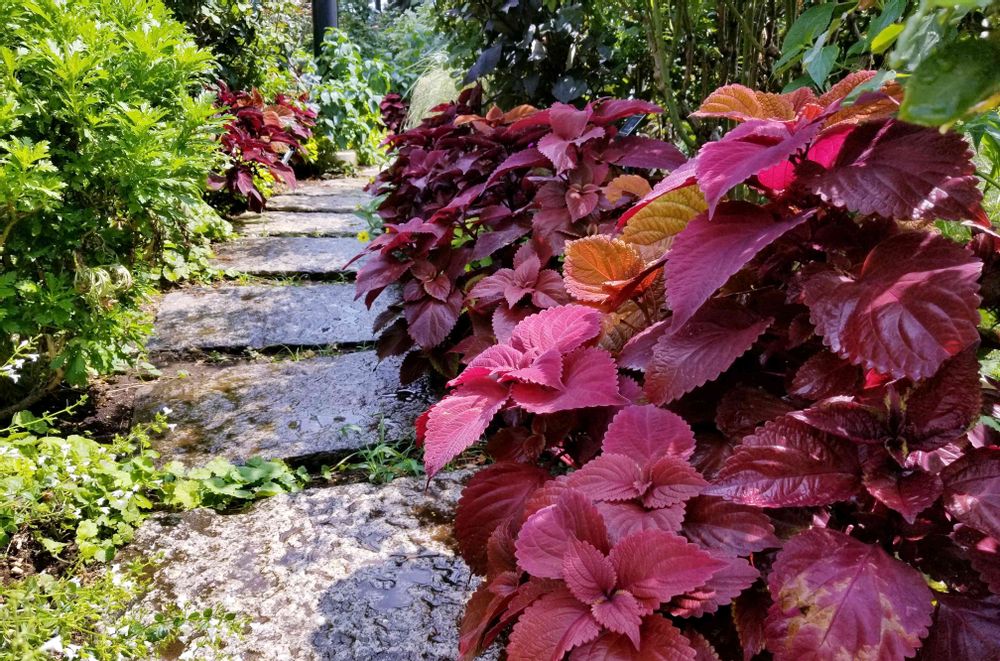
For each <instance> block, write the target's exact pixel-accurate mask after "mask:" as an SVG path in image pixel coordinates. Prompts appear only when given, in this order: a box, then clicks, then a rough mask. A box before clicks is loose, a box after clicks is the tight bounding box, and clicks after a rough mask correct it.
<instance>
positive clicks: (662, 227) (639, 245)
mask: <svg viewBox="0 0 1000 661" xmlns="http://www.w3.org/2000/svg"><path fill="white" fill-rule="evenodd" d="M706 209H708V205H707V204H706V202H705V196H704V195H702V193H701V190H699V189H698V187H697V186H686V187H683V188H679V189H677V190H673V191H670V192H668V193H666V194H664V195H661V196H660V197H658V198H656V199H655V200H653V201H652V202H650V203H649V204H647V205H646V206H644V207H643V208H642V209H641V210H639V211H638V212H636V213H635V214H634V215H632V216H631V217H630V218H629V219H628V222H627V223H626V224H625V228H624V229H623V230H622V236H621V239H622V241H624V242H625V243H628V244H631V245H633V246H635V248H636V249H637V250H639V252H640V254H642V256H643V258H644V259H646V261H653V260H655V259H659V258H660V257H662V256H663V254H664V253H665V252H666V251H667V250H668V249H669V248H670V247H671V245H672V244H673V241H674V237H676V236H677V234H679V233H680V232H681V230H683V229H684V228H685V227H686V226H687V224H688V223H689V222H691V220H692V219H694V218H695V217H696V216H698V215H699V214H701V213H702V212H704V211H705V210H706Z"/></svg>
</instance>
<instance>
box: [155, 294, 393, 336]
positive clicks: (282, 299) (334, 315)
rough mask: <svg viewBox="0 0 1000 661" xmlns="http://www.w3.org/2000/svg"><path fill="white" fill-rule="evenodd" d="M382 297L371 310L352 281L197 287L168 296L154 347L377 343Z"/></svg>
mask: <svg viewBox="0 0 1000 661" xmlns="http://www.w3.org/2000/svg"><path fill="white" fill-rule="evenodd" d="M386 298H387V297H380V298H379V299H378V300H376V301H375V303H374V305H372V309H371V310H369V309H368V308H366V307H365V305H364V303H363V302H362V301H355V300H354V285H352V284H348V283H345V284H315V285H289V286H251V287H218V288H213V287H197V288H192V289H184V290H180V291H174V292H170V293H168V294H166V295H165V296H164V297H163V299H162V301H161V303H160V309H159V312H158V313H157V315H156V323H155V324H154V326H153V337H152V338H150V341H149V344H148V347H149V349H150V350H152V351H189V350H192V349H202V350H209V349H266V348H268V347H281V346H289V347H319V346H326V345H331V344H358V343H361V342H372V341H374V340H375V335H374V333H373V332H372V325H373V324H374V322H375V317H376V316H377V315H378V314H379V313H380V312H382V311H383V310H385V308H386V300H384V299H386Z"/></svg>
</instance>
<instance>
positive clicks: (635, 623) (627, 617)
mask: <svg viewBox="0 0 1000 661" xmlns="http://www.w3.org/2000/svg"><path fill="white" fill-rule="evenodd" d="M590 612H591V613H593V615H594V619H595V620H597V622H598V623H599V624H600V625H601V626H603V627H604V628H605V629H608V630H610V631H613V632H614V633H620V634H625V635H626V636H628V638H629V640H631V641H632V645H633V646H634V647H636V648H638V647H639V625H640V624H642V613H643V609H642V607H641V606H640V605H639V602H638V600H636V598H635V597H633V596H632V595H631V594H629V593H628V592H616V593H614V594H612V595H611V596H609V597H608V598H607V599H605V600H604V601H601V602H599V603H596V604H593V605H592V606H591V607H590Z"/></svg>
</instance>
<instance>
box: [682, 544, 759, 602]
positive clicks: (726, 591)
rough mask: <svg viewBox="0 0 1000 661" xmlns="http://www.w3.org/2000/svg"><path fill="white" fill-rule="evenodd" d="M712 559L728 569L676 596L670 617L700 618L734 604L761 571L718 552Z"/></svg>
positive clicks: (723, 569) (741, 560)
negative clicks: (723, 564) (720, 562)
mask: <svg viewBox="0 0 1000 661" xmlns="http://www.w3.org/2000/svg"><path fill="white" fill-rule="evenodd" d="M713 557H715V558H717V559H719V560H721V561H722V562H725V563H726V566H725V567H723V568H722V569H720V570H718V571H716V572H715V574H713V575H712V578H710V579H708V582H707V583H705V585H702V586H700V587H698V588H695V589H694V590H690V591H688V592H685V593H684V594H682V595H680V596H677V597H674V598H673V600H671V602H670V606H669V610H670V614H671V615H674V616H677V617H701V616H702V615H705V614H706V613H714V612H716V611H717V610H719V607H720V606H725V605H727V604H729V603H731V602H732V600H733V599H735V598H736V597H737V596H738V595H739V594H740V593H741V592H743V591H744V590H746V589H747V588H748V587H750V586H751V585H753V584H754V582H755V581H756V580H757V579H758V578H759V577H760V572H759V571H757V570H756V569H754V568H753V567H752V566H751V565H750V563H749V562H747V561H746V560H744V559H743V558H734V557H731V556H726V555H722V554H719V553H715V554H713Z"/></svg>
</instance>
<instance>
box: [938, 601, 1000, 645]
mask: <svg viewBox="0 0 1000 661" xmlns="http://www.w3.org/2000/svg"><path fill="white" fill-rule="evenodd" d="M935 598H936V599H937V602H938V607H937V615H936V616H935V618H934V627H933V628H932V629H931V635H930V636H928V637H927V640H926V641H925V642H924V646H923V649H921V650H920V657H919V658H920V659H924V660H925V661H938V660H939V659H951V660H953V661H960V660H964V659H970V660H971V659H983V661H986V660H987V659H1000V603H998V602H997V601H996V600H993V602H992V603H989V602H986V601H980V600H976V599H970V598H968V597H963V596H961V595H951V594H938V595H935Z"/></svg>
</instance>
